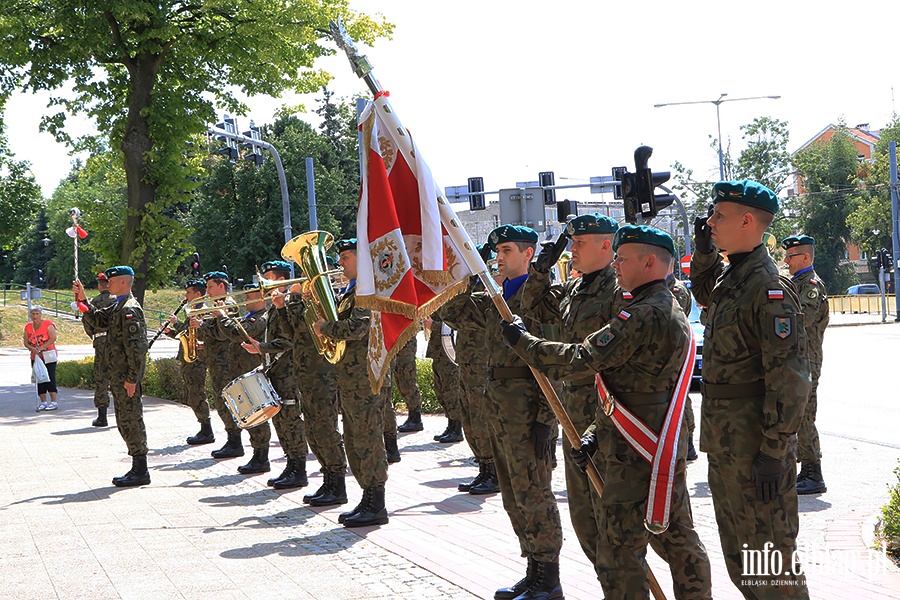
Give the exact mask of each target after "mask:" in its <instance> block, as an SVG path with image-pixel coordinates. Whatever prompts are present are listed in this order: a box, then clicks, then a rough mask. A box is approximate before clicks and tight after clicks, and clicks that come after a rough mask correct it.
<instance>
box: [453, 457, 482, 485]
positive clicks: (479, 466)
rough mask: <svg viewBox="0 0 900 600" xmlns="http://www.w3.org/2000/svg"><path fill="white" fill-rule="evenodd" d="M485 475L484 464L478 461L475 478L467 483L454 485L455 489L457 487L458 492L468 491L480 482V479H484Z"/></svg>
mask: <svg viewBox="0 0 900 600" xmlns="http://www.w3.org/2000/svg"><path fill="white" fill-rule="evenodd" d="M485 475H486V470H485V464H484V463H483V462H479V463H478V475H476V476H475V479H473V480H472V481H470V482H468V483H461V484H459V485H458V486H456V489H458V490H459V491H460V492H468V491H469V490H471V489H472V488H473V487H474V486H476V485H478V484H480V483H481V482H482V481H484V477H485Z"/></svg>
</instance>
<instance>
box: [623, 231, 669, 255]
mask: <svg viewBox="0 0 900 600" xmlns="http://www.w3.org/2000/svg"><path fill="white" fill-rule="evenodd" d="M622 244H650V245H651V246H659V247H660V248H665V249H666V250H668V251H669V253H670V254H671V255H672V256H675V242H673V241H672V237H671V236H670V235H669V234H668V233H666V232H665V231H660V230H659V229H654V228H653V227H647V226H646V225H623V226H622V227H619V230H618V231H617V232H616V237H615V239H614V240H613V250H616V251H618V249H619V246H621V245H622Z"/></svg>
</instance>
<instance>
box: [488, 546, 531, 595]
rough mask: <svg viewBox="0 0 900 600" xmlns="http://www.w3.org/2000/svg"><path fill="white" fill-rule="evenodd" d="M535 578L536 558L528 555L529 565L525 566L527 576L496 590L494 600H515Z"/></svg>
mask: <svg viewBox="0 0 900 600" xmlns="http://www.w3.org/2000/svg"><path fill="white" fill-rule="evenodd" d="M532 579H534V559H533V558H531V557H530V556H529V557H528V566H527V567H526V568H525V577H524V578H522V579H520V580H519V581H517V582H516V583H514V584H512V585H511V586H509V587H503V588H500V589H499V590H497V591H496V592H494V600H513V598H516V597H517V596H518V595H519V594H521V593H523V592H524V591H525V590H526V589H528V586H529V585H530V584H531V580H532Z"/></svg>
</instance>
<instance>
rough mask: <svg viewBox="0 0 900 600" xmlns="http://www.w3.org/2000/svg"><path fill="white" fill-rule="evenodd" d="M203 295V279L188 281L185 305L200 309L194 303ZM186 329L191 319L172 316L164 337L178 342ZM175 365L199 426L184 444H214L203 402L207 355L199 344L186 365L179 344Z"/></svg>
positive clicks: (181, 346) (189, 326) (204, 399)
mask: <svg viewBox="0 0 900 600" xmlns="http://www.w3.org/2000/svg"><path fill="white" fill-rule="evenodd" d="M205 294H206V282H205V281H203V280H202V279H188V281H187V284H186V285H185V288H184V296H185V299H186V300H187V301H188V306H191V307H193V308H200V306H199V305H198V304H197V303H196V302H195V301H196V300H197V299H198V298H200V297H201V296H203V295H205ZM201 304H202V302H201ZM198 326H199V322H197V323H195V324H194V329H197V328H198ZM189 328H191V320H190V319H187V320H185V321H179V320H178V315H175V314H172V315H169V325H168V326H167V327H166V329H165V331H164V333H165V334H166V335H167V336H168V337H170V338H175V339H178V336H179V335H180V334H182V333H184V334H185V335H187V331H188V329H189ZM175 364H177V365H178V371H179V372H180V373H181V380H182V381H183V382H184V389H185V395H186V396H187V405H188V406H189V407H191V410H193V411H194V416H195V417H196V418H197V422H198V423H200V431H198V432H197V433H196V434H195V435H192V436H190V437H188V438H187V440H186V441H187V443H188V444H190V445H192V446H195V445H200V444H211V443H213V442H215V441H216V437H215V435H214V434H213V430H212V423H211V422H210V419H209V401H207V399H206V351H205V350H204V349H203V346H202V344H200V343H199V342H198V343H197V358H196V359H195V360H193V361H190V362H189V361H187V360H185V357H184V345H183V344H179V346H178V354H177V355H176V356H175Z"/></svg>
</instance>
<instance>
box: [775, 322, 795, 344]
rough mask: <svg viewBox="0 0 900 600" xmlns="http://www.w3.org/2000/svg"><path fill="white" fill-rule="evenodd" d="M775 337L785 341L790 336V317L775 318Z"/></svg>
mask: <svg viewBox="0 0 900 600" xmlns="http://www.w3.org/2000/svg"><path fill="white" fill-rule="evenodd" d="M775 335H777V336H778V337H780V338H781V339H785V338H787V337H788V336H789V335H791V319H790V317H775Z"/></svg>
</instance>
